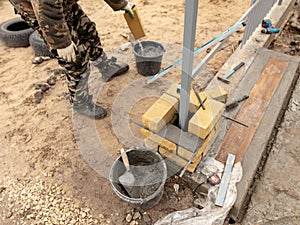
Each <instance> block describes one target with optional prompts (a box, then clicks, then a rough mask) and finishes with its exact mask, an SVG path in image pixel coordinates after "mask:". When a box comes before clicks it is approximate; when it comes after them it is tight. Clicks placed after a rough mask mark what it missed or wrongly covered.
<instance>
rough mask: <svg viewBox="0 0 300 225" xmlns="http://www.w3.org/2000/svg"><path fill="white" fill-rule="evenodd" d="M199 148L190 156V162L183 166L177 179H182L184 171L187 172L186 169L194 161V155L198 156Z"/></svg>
mask: <svg viewBox="0 0 300 225" xmlns="http://www.w3.org/2000/svg"><path fill="white" fill-rule="evenodd" d="M200 149H201V148H198V149H197V151H195V152H194V153H193V155H192V157H191V158H190V160H189V161H188V162H187V163H186V164H185V166H184V168H183V169H182V171H181V172H180V174H179V177H182V176H183V174H184V173H185V171H186V170H187V168H188V167H189V165H190V164H191V163H192V161H193V160H194V158H195V157H196V155H197V154H198V152H199V150H200Z"/></svg>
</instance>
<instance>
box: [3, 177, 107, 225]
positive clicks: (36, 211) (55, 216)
mask: <svg viewBox="0 0 300 225" xmlns="http://www.w3.org/2000/svg"><path fill="white" fill-rule="evenodd" d="M1 209H5V211H4V213H2V212H1ZM0 212H1V213H0V215H1V216H0V219H1V221H3V223H2V224H22V225H25V224H28V225H29V224H30V225H35V224H45V225H47V224H49V225H50V224H68V225H75V224H76V225H77V224H78V225H79V224H106V223H105V218H104V216H103V215H101V217H100V216H99V217H100V218H94V217H93V216H92V214H91V209H90V208H87V207H84V206H82V204H81V203H80V202H79V201H78V200H76V199H74V198H72V196H69V195H68V194H67V193H66V191H64V189H63V188H62V187H60V186H59V185H58V184H51V183H47V182H45V181H43V180H42V179H40V178H39V177H36V178H26V179H24V180H20V179H19V180H8V181H6V182H5V183H4V184H2V185H0Z"/></svg>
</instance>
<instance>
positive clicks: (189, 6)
mask: <svg viewBox="0 0 300 225" xmlns="http://www.w3.org/2000/svg"><path fill="white" fill-rule="evenodd" d="M197 11H198V0H186V3H185V18H184V35H183V54H182V75H181V87H182V88H181V89H180V105H179V125H180V128H181V129H182V130H183V131H187V130H188V109H189V102H190V89H191V83H192V72H193V61H194V47H195V36H196V25H197Z"/></svg>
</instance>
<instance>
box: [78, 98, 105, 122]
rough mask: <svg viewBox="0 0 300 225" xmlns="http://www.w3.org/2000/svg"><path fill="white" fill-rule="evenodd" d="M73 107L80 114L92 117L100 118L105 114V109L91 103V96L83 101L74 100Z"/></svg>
mask: <svg viewBox="0 0 300 225" xmlns="http://www.w3.org/2000/svg"><path fill="white" fill-rule="evenodd" d="M73 109H74V110H76V112H78V113H80V114H83V115H85V116H87V117H90V118H94V119H102V118H104V117H105V116H106V115H107V111H106V109H104V108H102V107H101V106H99V105H97V104H95V103H93V101H92V96H89V100H88V101H87V102H85V103H79V104H78V102H74V103H73Z"/></svg>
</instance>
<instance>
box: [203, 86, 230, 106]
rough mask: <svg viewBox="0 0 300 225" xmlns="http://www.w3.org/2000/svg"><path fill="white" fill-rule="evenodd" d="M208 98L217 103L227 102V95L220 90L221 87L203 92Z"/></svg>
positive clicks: (222, 89)
mask: <svg viewBox="0 0 300 225" xmlns="http://www.w3.org/2000/svg"><path fill="white" fill-rule="evenodd" d="M204 93H205V94H206V95H207V96H208V97H210V98H212V99H214V100H216V101H219V102H224V103H226V102H227V97H228V94H227V92H226V91H225V90H224V88H222V87H221V86H218V87H216V88H212V89H209V90H205V92H204Z"/></svg>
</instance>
